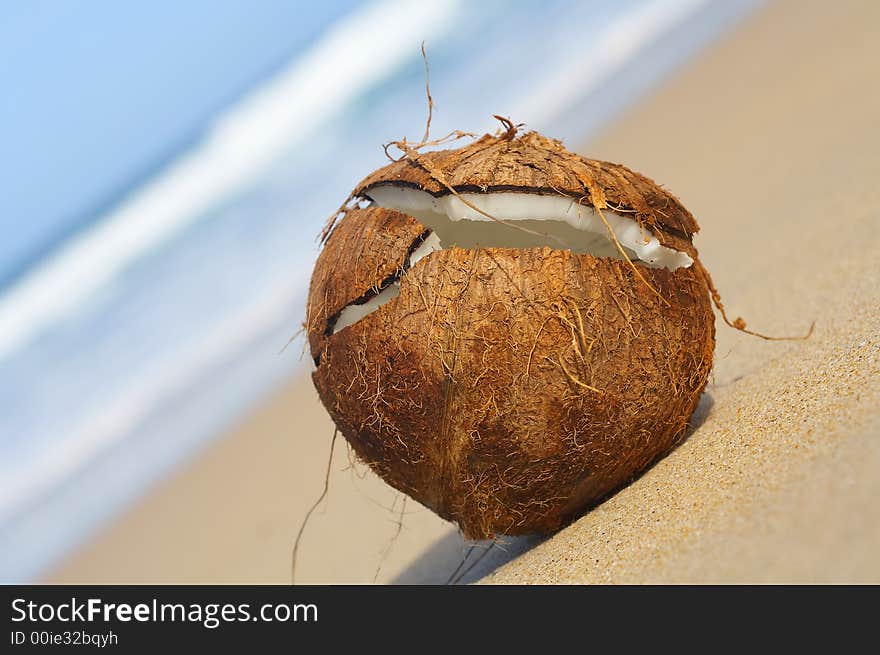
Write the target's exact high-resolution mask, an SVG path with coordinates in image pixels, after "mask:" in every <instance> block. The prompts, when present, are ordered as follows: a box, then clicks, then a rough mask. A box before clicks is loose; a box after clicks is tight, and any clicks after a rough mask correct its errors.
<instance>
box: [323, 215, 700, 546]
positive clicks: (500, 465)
mask: <svg viewBox="0 0 880 655" xmlns="http://www.w3.org/2000/svg"><path fill="white" fill-rule="evenodd" d="M420 228H421V225H420V224H419V223H418V221H416V220H415V219H414V218H411V217H408V216H406V215H403V214H401V213H400V212H395V211H392V210H388V209H382V208H378V207H369V208H365V209H355V210H352V211H349V212H347V213H346V214H345V216H344V217H343V218H342V220H340V221H339V223H338V224H337V226H336V228H335V229H334V231H333V233H332V235H331V236H330V238H329V239H328V240H327V243H326V245H325V249H324V251H323V252H322V254H321V256H320V258H319V261H318V264H317V266H316V269H315V275H314V277H313V280H312V286H311V289H310V296H309V318H308V330H309V338H310V346H311V348H312V355H313V357H314V358H315V361H316V362H317V367H316V370H315V372H314V373H313V380H314V382H315V386H316V387H317V389H318V393H319V395H320V397H321V399H322V401H323V403H324V405H325V406H326V407H327V409H328V411H329V412H330V414H331V416H332V417H333V419H334V421H335V422H336V424H337V426H339V428H340V431H341V432H342V434H343V435H344V436H345V438H346V439H347V440H348V441H349V443H350V444H351V445H352V447H353V449H354V450H355V452H356V453H357V455H358V456H359V457H360V458H361V459H362V460H364V461H366V462H367V463H368V464H369V465H370V466H371V468H373V470H374V471H376V472H377V473H378V474H379V475H380V476H381V477H382V478H384V479H385V480H386V481H387V482H388V483H389V484H391V485H392V486H394V487H395V488H397V489H399V490H401V491H403V492H404V493H406V494H408V495H410V496H412V497H413V498H415V499H416V500H418V501H419V502H421V503H422V504H424V505H426V506H428V507H430V508H431V509H433V510H434V511H436V512H437V513H438V514H439V515H441V516H442V517H444V518H447V519H449V520H451V521H455V522H456V523H458V525H459V526H460V528H461V530H462V532H463V533H464V534H465V536H467V537H470V538H486V537H491V536H494V535H496V534H525V533H534V532H549V531H553V530H555V529H557V528H559V527H560V526H561V525H562V524H564V523H565V522H566V521H568V520H569V519H571V518H572V517H574V516H576V515H577V514H579V513H580V512H582V511H583V509H584V508H585V507H587V506H589V504H590V503H593V502H595V501H597V500H598V499H600V498H601V497H603V496H604V495H606V494H607V493H608V492H609V491H611V490H613V489H614V488H615V487H617V486H619V485H620V484H622V483H623V482H625V481H626V480H628V479H630V478H631V477H632V476H633V475H634V474H636V473H638V472H639V471H641V470H642V469H643V468H644V467H645V466H647V465H648V464H650V463H651V462H652V461H654V459H656V458H657V457H658V456H659V455H660V454H662V453H663V452H665V451H666V450H668V449H669V447H670V446H671V445H672V444H673V443H674V442H675V440H676V439H677V438H678V436H679V435H681V434H682V433H683V431H684V429H685V426H686V423H687V420H688V418H689V417H690V415H691V413H692V412H693V410H694V408H695V407H696V404H697V402H698V400H699V396H700V393H701V391H702V389H703V387H704V385H705V383H706V380H707V378H708V374H709V370H710V369H711V365H712V352H713V348H714V321H713V314H712V311H711V306H710V300H709V296H708V293H707V287H706V282H705V280H704V279H703V278H702V276H701V274H700V272H699V270H698V269H696V268H693V267H691V268H684V269H678V270H676V271H674V272H672V271H668V270H666V269H648V268H642V267H640V268H642V270H641V274H642V275H643V276H645V277H646V278H647V279H648V281H649V283H650V285H651V286H652V287H653V288H655V289H657V290H658V291H659V293H660V294H661V296H662V297H663V298H664V299H665V302H661V300H660V298H658V297H657V296H656V295H655V294H654V293H652V292H651V290H650V289H649V288H647V287H646V286H645V285H644V284H642V283H641V281H640V280H639V279H638V276H637V275H636V274H635V273H634V271H633V269H632V268H631V266H629V265H628V262H626V261H622V260H617V259H598V258H595V257H592V256H590V255H578V254H572V253H571V252H570V251H567V250H561V249H550V248H535V249H525V250H517V249H505V248H485V249H475V250H463V249H459V248H452V249H448V250H443V251H439V252H435V253H433V254H431V255H430V256H429V257H427V258H425V259H423V260H421V261H420V262H419V263H417V264H416V265H415V266H413V267H412V268H411V269H409V270H405V266H406V262H407V260H408V255H409V253H411V252H412V251H413V249H414V248H415V247H417V244H418V243H420V242H421V239H422V238H424V236H423V231H422V230H420ZM389 232H393V236H389ZM389 271H393V273H390V275H391V279H395V280H397V281H399V283H400V295H399V297H398V298H396V299H394V300H392V301H390V302H389V303H387V304H385V305H383V306H382V307H380V308H379V309H378V310H376V311H374V312H373V313H371V314H369V315H367V316H366V317H364V318H363V319H361V320H360V321H358V322H356V323H355V324H353V325H351V326H349V327H347V328H345V329H343V330H341V331H339V332H338V333H336V334H332V325H333V322H334V320H335V317H336V316H338V313H339V311H341V309H342V308H343V307H345V306H346V305H347V304H349V303H351V302H355V301H358V300H361V299H363V298H364V296H365V294H370V293H375V292H376V291H377V290H379V289H380V288H382V286H383V285H384V284H387V283H388V280H389Z"/></svg>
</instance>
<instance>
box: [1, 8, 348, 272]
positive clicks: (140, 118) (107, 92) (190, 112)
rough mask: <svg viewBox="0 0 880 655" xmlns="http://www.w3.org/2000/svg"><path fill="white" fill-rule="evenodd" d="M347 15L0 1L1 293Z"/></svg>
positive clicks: (299, 10)
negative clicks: (243, 94) (31, 264)
mask: <svg viewBox="0 0 880 655" xmlns="http://www.w3.org/2000/svg"><path fill="white" fill-rule="evenodd" d="M358 4H360V3H359V2H358V1H357V0H324V1H323V2H308V3H307V2H292V1H290V0H261V1H260V2H258V3H254V2H252V1H250V0H223V1H222V2H212V1H210V0H188V1H187V2H173V1H172V0H154V1H152V2H139V3H135V2H116V1H114V0H91V1H90V2H81V1H76V0H3V1H0V90H3V91H2V93H0V144H2V149H3V156H2V157H0V230H2V234H3V238H2V239H0V287H3V286H5V285H6V284H7V283H8V282H10V281H11V280H12V279H14V278H15V277H16V276H17V275H18V274H20V273H21V272H22V269H23V267H25V266H26V264H27V262H28V261H31V260H32V259H33V258H35V257H37V256H40V255H42V254H44V253H45V252H47V251H49V250H51V248H52V247H53V246H54V245H55V244H57V243H58V242H60V241H61V240H63V239H64V238H66V237H67V236H69V235H70V234H71V233H72V232H75V231H76V229H77V228H78V227H79V226H81V225H82V224H83V223H87V222H88V221H90V220H91V219H93V218H94V216H95V215H97V214H99V213H103V212H102V210H104V209H106V208H107V206H108V205H110V204H111V203H113V202H114V201H115V200H119V199H120V198H119V197H118V194H119V193H120V192H121V190H123V189H126V188H129V186H130V185H131V184H132V183H134V182H136V181H138V180H139V179H141V178H143V177H144V176H146V175H148V174H150V173H152V172H154V171H155V170H156V169H157V168H159V167H161V165H162V164H164V163H167V162H168V161H169V160H170V159H171V158H172V157H173V155H174V154H175V152H176V151H177V150H179V148H180V147H181V146H182V145H184V144H186V143H187V142H189V141H194V140H196V139H198V137H199V130H200V129H201V128H203V126H204V124H205V120H206V119H209V118H210V117H211V116H213V115H214V114H216V113H217V112H218V111H219V110H221V109H222V108H223V107H224V106H226V105H227V104H229V103H230V102H232V101H233V100H234V99H235V98H236V97H237V96H238V95H239V94H240V93H241V92H242V91H243V90H246V89H248V88H249V87H251V86H253V85H255V84H256V83H258V82H259V81H261V80H262V79H264V78H265V77H267V76H269V75H271V74H272V73H273V72H274V71H276V70H278V69H279V68H280V67H281V66H282V65H283V64H284V63H285V62H287V61H288V60H289V59H290V58H291V57H292V56H293V55H295V54H296V53H297V52H298V51H300V50H302V49H303V48H304V47H307V46H308V45H310V44H311V43H312V42H313V41H314V40H315V39H316V38H317V37H318V36H319V35H320V33H321V31H322V30H323V29H324V28H325V27H326V26H327V25H329V24H330V23H331V22H333V21H334V20H335V19H337V18H338V17H340V16H341V15H343V14H344V13H346V12H347V11H349V10H350V9H351V8H352V7H354V6H356V5H358Z"/></svg>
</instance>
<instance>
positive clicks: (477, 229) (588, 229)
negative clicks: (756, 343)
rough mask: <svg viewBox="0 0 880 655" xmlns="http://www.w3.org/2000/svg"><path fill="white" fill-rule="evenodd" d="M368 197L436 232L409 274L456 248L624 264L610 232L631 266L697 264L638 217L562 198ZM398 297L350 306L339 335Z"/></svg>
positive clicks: (386, 293) (414, 257)
mask: <svg viewBox="0 0 880 655" xmlns="http://www.w3.org/2000/svg"><path fill="white" fill-rule="evenodd" d="M369 198H370V200H372V202H373V204H375V205H378V206H380V207H387V208H389V209H396V210H397V211H400V212H403V213H405V214H409V215H410V216H412V217H413V218H416V219H418V221H419V222H420V223H422V224H423V225H424V226H425V227H426V228H429V229H430V230H431V234H430V235H429V236H428V238H426V239H425V240H424V241H423V242H422V243H421V244H420V245H419V246H418V248H416V249H415V250H414V251H413V252H412V254H411V255H410V257H409V261H408V262H407V263H406V265H405V267H404V268H409V267H410V266H413V265H414V264H415V263H416V262H417V261H419V260H420V259H422V258H423V257H426V256H428V255H430V254H431V253H432V252H435V251H437V250H442V249H443V248H449V247H452V246H457V247H459V248H541V247H544V246H549V247H550V248H564V249H566V250H571V251H572V252H575V253H584V254H590V255H593V256H594V257H610V258H615V259H623V258H624V257H623V255H622V254H621V253H620V250H619V249H618V247H617V245H616V244H615V243H614V241H613V239H612V238H611V235H610V234H609V231H608V227H609V226H610V227H611V230H613V232H614V236H615V237H616V238H617V241H618V242H619V243H620V245H621V246H622V247H623V249H624V251H625V252H626V254H627V256H628V257H629V259H630V260H632V261H633V262H636V263H639V264H642V265H644V266H648V267H651V268H667V269H669V270H672V271H674V270H676V269H678V268H687V267H688V266H690V265H691V264H693V263H694V260H693V259H692V258H691V257H690V255H688V254H687V253H685V252H681V251H679V250H675V249H674V248H669V247H667V246H664V245H662V244H661V243H660V242H659V241H658V240H657V237H655V236H653V235H652V234H650V233H649V232H648V231H646V230H645V229H643V228H642V227H641V226H640V225H639V224H638V222H637V221H635V220H634V219H633V218H630V217H629V216H626V215H625V214H622V213H619V212H615V211H611V210H603V211H602V216H604V217H605V220H606V221H607V222H608V225H605V221H603V220H602V218H601V217H600V216H599V214H598V213H597V212H596V210H595V209H593V208H592V207H589V206H586V205H581V204H579V203H578V202H577V201H576V200H574V199H573V198H568V197H564V196H556V195H541V194H538V193H519V192H512V191H511V192H507V191H505V192H496V193H461V194H459V195H458V196H455V195H451V194H448V195H444V196H440V197H439V198H438V197H435V196H432V195H431V194H430V193H428V192H427V191H421V190H419V189H413V188H408V187H399V186H391V185H384V186H378V187H374V188H372V189H370V191H369ZM469 205H473V207H471V206H469ZM474 207H476V208H477V209H479V210H480V211H477V209H474ZM481 212H485V214H484V213H481ZM486 214H488V216H487V215H486ZM495 219H497V220H495ZM502 221H503V222H502ZM399 293H400V285H399V283H398V282H393V283H392V284H390V285H388V286H387V287H385V288H384V289H382V290H381V291H380V292H379V293H378V294H377V295H375V296H373V297H371V298H369V299H368V300H367V301H366V302H364V303H362V304H359V305H356V304H352V305H348V306H347V307H345V308H344V309H343V310H342V311H341V312H340V314H339V316H338V318H337V320H336V323H335V324H334V326H333V332H334V334H335V333H336V332H338V331H339V330H342V329H343V328H346V327H348V326H349V325H352V324H353V323H355V322H357V321H359V320H360V319H362V318H363V317H364V316H366V315H368V314H370V313H372V312H374V311H376V310H377V309H378V308H379V307H381V306H382V305H384V304H385V303H387V302H389V301H390V300H392V299H394V298H396V297H397V296H398V295H399Z"/></svg>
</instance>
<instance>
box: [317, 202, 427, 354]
mask: <svg viewBox="0 0 880 655" xmlns="http://www.w3.org/2000/svg"><path fill="white" fill-rule="evenodd" d="M346 216H348V217H349V221H350V222H351V223H352V224H357V225H359V226H360V227H361V230H362V231H359V232H351V231H348V230H343V231H340V232H339V233H338V234H337V233H336V230H334V234H332V235H331V236H330V238H328V239H327V241H326V243H325V244H324V248H323V250H322V252H321V258H325V259H329V260H334V261H343V260H344V261H345V262H346V265H345V266H336V267H330V268H327V269H323V270H321V271H320V272H319V271H318V270H316V271H315V272H314V273H313V275H312V282H311V285H310V291H309V301H308V305H307V307H306V327H307V330H308V336H309V347H310V349H311V351H312V358H313V359H314V361H315V365H316V366H317V365H319V363H320V353H321V351H322V350H323V343H324V340H326V338H327V337H328V336H330V335H331V334H332V332H333V327H334V324H335V323H336V321H337V319H338V318H339V315H340V313H341V312H342V311H343V310H344V309H345V308H346V307H348V306H350V305H357V304H363V303H364V302H366V301H368V300H369V299H370V298H372V297H374V296H376V295H378V294H379V293H381V291H382V290H383V289H384V288H387V286H388V285H390V284H392V283H394V282H396V281H397V280H399V279H400V276H401V275H402V274H403V272H404V271H405V270H406V268H407V266H408V261H409V258H410V255H411V254H412V253H413V252H414V251H415V250H416V249H417V248H418V247H419V245H421V243H422V242H423V241H424V240H425V239H426V238H427V236H428V235H429V234H430V230H427V229H426V228H425V227H424V226H423V225H421V224H420V223H419V222H418V221H416V220H415V219H413V218H412V217H410V216H407V215H406V214H403V213H401V212H397V211H393V210H384V211H381V212H376V211H375V210H374V209H370V208H366V209H360V208H354V209H350V210H349V211H348V212H347V213H346ZM362 216H368V217H369V220H360V218H361V217H362Z"/></svg>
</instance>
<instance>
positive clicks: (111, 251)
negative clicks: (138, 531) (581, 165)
mask: <svg viewBox="0 0 880 655" xmlns="http://www.w3.org/2000/svg"><path fill="white" fill-rule="evenodd" d="M759 4H760V2H759V0H622V1H613V0H587V1H574V0H552V1H549V2H534V3H505V2H500V1H497V2H492V1H490V2H480V3H465V2H459V1H456V0H442V1H437V2H431V3H427V2H426V3H421V2H420V3H406V2H403V3H401V2H394V1H390V0H378V1H375V2H366V3H363V4H361V5H358V6H357V7H356V8H355V9H353V10H351V11H349V12H347V13H345V14H344V15H343V16H342V17H341V18H339V19H337V20H336V22H334V23H332V24H331V25H330V27H329V28H328V29H326V30H324V31H323V32H322V33H321V34H320V36H319V37H318V38H317V39H314V40H313V41H312V42H310V44H309V45H308V47H307V48H305V49H303V50H302V51H300V52H298V53H297V54H296V55H295V56H293V57H292V58H291V59H290V61H289V63H288V64H287V65H286V66H285V67H283V68H282V69H281V70H280V71H278V72H277V73H276V74H275V75H273V76H271V77H270V78H268V79H262V78H261V79H254V80H253V81H252V84H251V85H249V86H247V85H246V88H245V89H244V90H243V91H242V92H241V94H240V96H239V97H237V98H235V99H234V100H233V101H232V102H231V103H230V104H229V105H228V106H226V107H225V108H224V109H223V110H222V111H220V112H218V113H217V114H216V115H214V116H212V117H211V118H210V121H209V122H208V123H207V124H206V126H205V130H204V132H203V134H204V137H203V138H202V139H200V140H198V141H196V142H187V143H184V144H181V145H180V147H179V150H178V151H176V152H175V153H174V154H173V156H172V157H170V158H169V162H168V164H167V165H165V166H164V167H162V168H160V169H159V170H158V171H156V172H155V173H154V174H153V175H151V176H150V177H148V178H146V179H141V180H138V181H137V182H135V183H132V184H130V185H129V186H127V187H125V188H121V189H119V190H118V194H117V195H118V197H119V198H121V200H119V201H118V202H115V203H114V204H113V205H111V206H107V207H105V208H103V209H102V210H100V211H96V212H95V214H94V216H93V217H92V218H91V219H90V220H87V221H85V222H84V223H83V224H82V225H81V227H80V228H79V229H78V231H76V232H74V233H72V234H70V235H67V236H66V237H65V238H64V239H62V240H61V241H60V243H58V244H57V246H56V247H55V248H54V249H52V250H51V251H49V252H47V253H42V254H41V256H40V257H38V258H35V259H34V260H32V261H28V262H26V266H25V267H24V268H25V270H24V272H23V274H22V275H19V276H18V277H16V278H15V279H13V280H11V281H9V282H8V283H7V285H6V286H5V287H3V288H0V417H2V419H0V454H2V456H0V552H3V554H4V556H3V558H2V560H0V580H2V581H4V582H14V581H27V580H33V579H35V578H36V577H37V576H39V575H40V573H41V572H43V571H45V570H46V569H47V567H49V566H51V565H52V564H53V563H54V562H56V561H57V560H58V558H59V557H62V556H63V555H64V554H65V553H66V552H68V551H69V550H70V549H71V548H73V547H74V546H76V545H77V544H78V543H80V542H82V541H83V540H84V539H86V538H87V537H88V536H89V535H90V534H92V533H93V532H94V531H95V530H96V529H97V528H99V527H100V526H101V525H103V524H104V523H105V522H106V521H108V520H109V519H110V518H112V517H113V516H114V515H115V514H117V513H118V512H120V511H122V510H123V509H124V508H125V507H126V506H127V505H128V504H129V503H131V502H132V501H133V500H134V499H136V498H137V497H138V496H139V495H141V494H142V493H144V491H145V490H146V489H148V488H149V487H150V485H152V484H155V482H156V481H157V480H159V479H161V477H162V476H164V475H167V474H168V473H169V472H170V471H172V470H173V469H174V467H175V466H178V465H180V463H181V462H183V461H185V460H186V459H187V458H189V457H192V456H194V455H196V454H197V453H198V452H199V450H200V449H202V448H204V447H205V446H206V445H207V444H209V443H210V441H211V439H212V438H213V437H215V436H216V435H217V433H218V431H219V430H221V429H222V428H223V427H225V426H228V425H229V424H230V423H231V422H233V421H235V420H236V419H237V418H239V417H241V416H242V415H243V413H245V412H246V411H248V409H250V408H251V407H253V406H254V404H255V403H256V402H258V401H259V399H260V398H262V397H264V396H265V394H266V393H267V392H268V391H270V390H271V389H273V388H276V387H277V385H278V384H279V383H280V382H282V381H283V380H285V379H287V378H289V377H290V376H292V375H294V374H296V373H298V372H300V371H302V370H305V369H306V367H307V366H308V358H303V359H301V358H300V353H301V351H302V348H303V343H302V339H301V338H297V339H294V340H293V342H291V344H290V345H289V347H287V348H286V349H284V347H285V344H286V343H287V342H288V340H289V339H290V337H291V336H293V335H294V334H295V333H296V332H297V331H298V329H299V327H300V325H301V323H302V320H303V318H304V301H305V293H306V290H307V287H308V280H309V274H310V271H311V267H312V264H313V262H314V259H315V257H316V256H317V253H318V245H317V241H316V235H317V233H318V232H319V230H320V228H321V226H322V224H323V222H324V220H325V219H326V217H327V216H328V215H329V214H330V213H331V212H332V211H333V210H334V209H335V208H336V207H337V206H338V205H339V204H340V203H341V202H342V201H343V200H344V199H345V197H346V195H347V193H348V191H349V190H350V189H351V188H352V187H353V186H354V185H355V184H356V183H357V181H359V180H360V179H361V178H362V177H363V176H364V175H365V174H366V173H368V172H369V171H371V170H373V169H374V168H376V167H378V166H380V165H382V163H383V162H384V161H385V159H384V154H383V151H382V149H381V147H380V144H382V143H385V142H388V141H390V140H393V139H397V138H400V137H402V136H408V137H409V138H410V139H418V138H419V137H420V136H421V134H422V131H423V130H424V120H425V114H426V103H425V97H424V82H425V78H424V75H425V72H424V65H423V62H422V60H421V58H420V55H419V45H420V42H421V41H422V40H425V41H426V45H427V50H428V55H429V60H430V66H431V89H432V93H433V97H434V100H435V103H436V105H437V107H436V111H435V114H434V122H433V125H432V134H434V135H437V136H439V135H442V134H444V133H446V132H448V131H450V130H452V129H465V130H468V131H472V132H477V133H481V132H484V131H494V130H495V129H496V128H497V123H496V122H495V121H494V120H493V119H492V118H491V115H492V114H495V113H500V114H504V115H509V116H511V117H512V118H514V119H515V120H516V121H518V122H519V121H523V122H525V123H526V124H527V126H528V127H529V128H533V129H538V130H541V131H542V132H545V133H548V134H550V135H553V136H557V137H560V138H563V139H565V140H566V141H567V142H568V143H569V144H574V145H576V144H578V143H580V142H582V141H583V140H584V139H586V138H588V137H589V136H590V135H591V134H593V133H594V132H595V131H596V130H598V129H599V128H601V127H602V126H603V125H604V124H606V123H607V121H609V120H611V119H613V117H614V116H615V115H616V114H617V113H618V112H619V111H621V110H622V109H624V108H626V107H627V106H629V105H630V104H632V103H633V102H635V101H637V100H638V98H639V97H640V96H641V95H642V94H644V93H645V92H647V91H649V90H650V89H651V88H652V87H653V86H655V85H657V84H659V83H660V82H661V81H662V80H663V79H664V78H665V77H666V76H668V75H669V74H670V73H672V72H673V71H674V70H675V69H676V68H678V67H679V66H681V65H683V64H684V63H685V62H686V61H687V60H688V59H689V58H691V57H693V56H695V55H696V54H697V53H698V52H699V51H700V50H701V49H702V48H703V47H704V46H705V45H706V44H708V43H711V42H712V41H713V40H714V39H717V38H718V37H719V36H720V35H721V34H723V33H724V31H725V30H728V29H729V28H730V27H731V26H732V25H734V24H735V22H736V21H737V20H739V19H741V18H742V17H743V16H745V15H746V14H747V13H748V12H749V11H750V10H752V9H754V8H755V7H756V6H758V5H759Z"/></svg>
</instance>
